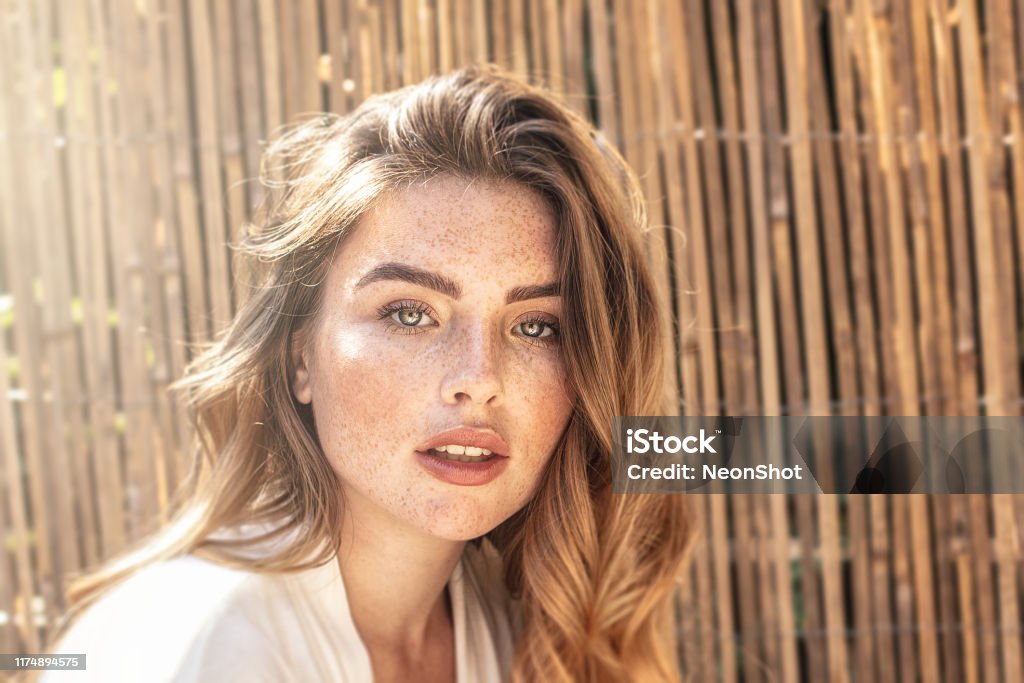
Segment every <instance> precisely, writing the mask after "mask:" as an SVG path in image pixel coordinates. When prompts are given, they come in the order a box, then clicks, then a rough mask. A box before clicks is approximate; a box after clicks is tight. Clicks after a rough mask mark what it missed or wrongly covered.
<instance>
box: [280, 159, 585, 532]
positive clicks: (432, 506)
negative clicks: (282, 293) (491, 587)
mask: <svg viewBox="0 0 1024 683" xmlns="http://www.w3.org/2000/svg"><path fill="white" fill-rule="evenodd" d="M554 240H555V219H554V215H553V213H552V211H551V209H550V207H549V206H548V205H547V204H546V202H545V201H544V200H543V199H542V198H541V197H540V196H539V195H537V194H536V193H535V192H533V191H532V190H530V189H528V188H526V187H524V186H521V185H518V184H512V183H495V182H482V181H476V182H468V181H465V180H460V179H456V178H450V177H442V178H435V179H433V180H432V181H430V182H428V183H426V184H425V185H418V186H415V187H411V188H408V189H404V190H401V191H398V192H395V193H393V194H392V195H390V196H389V197H387V198H386V199H385V200H384V201H382V202H381V203H379V204H378V205H377V206H376V208H375V209H374V210H373V211H371V212H369V213H368V214H367V215H366V216H365V217H364V218H363V219H362V220H361V221H360V222H359V223H358V225H356V227H355V229H354V231H353V233H352V234H350V235H349V236H348V238H347V239H346V240H345V241H344V242H343V244H342V245H341V247H340V249H339V250H338V253H337V254H336V256H335V260H334V263H333V264H332V265H331V269H330V272H329V274H328V277H327V279H326V281H325V283H324V289H323V306H322V309H321V311H320V313H319V315H318V317H317V319H316V320H315V321H313V322H312V323H311V325H310V327H309V329H308V330H306V331H305V333H304V335H300V337H302V339H301V340H300V341H299V342H298V343H297V344H296V345H295V348H296V351H295V353H296V367H297V369H296V372H295V376H294V380H293V388H294V391H295V395H296V398H297V399H298V400H300V401H301V402H303V403H309V404H311V405H312V409H313V415H314V419H315V422H316V427H317V433H318V435H319V437H320V443H321V444H322V446H323V448H324V451H325V453H326V455H327V458H328V459H329V461H330V463H331V465H332V466H333V468H334V470H335V471H336V472H337V473H338V475H339V477H340V479H341V481H342V485H343V488H344V495H345V501H346V513H347V514H348V515H349V516H350V519H352V520H353V521H355V522H356V523H360V522H361V521H363V520H365V522H367V523H371V520H372V519H374V518H376V519H385V520H387V521H388V522H394V521H395V520H396V519H397V520H399V521H402V522H404V523H407V524H410V525H412V526H414V527H416V528H418V529H419V530H421V531H424V532H426V533H429V534H431V535H434V536H438V537H442V538H447V539H451V540H466V539H470V538H474V537H477V536H480V535H482V534H484V533H486V532H488V531H490V530H491V529H493V528H494V527H496V526H497V525H498V524H500V523H501V522H503V521H504V520H505V519H507V518H508V517H509V516H511V515H512V514H513V513H514V512H516V511H517V510H519V509H520V508H521V507H522V506H523V505H524V504H525V503H526V502H527V500H528V499H529V498H530V496H531V495H532V494H533V492H534V491H535V490H536V487H537V484H538V482H539V479H540V476H541V474H542V472H543V470H544V467H545V466H546V464H547V462H548V461H549V459H550V457H551V453H552V451H553V449H554V447H555V445H556V443H557V442H558V439H559V437H560V436H561V434H562V432H563V431H564V429H565V427H566V424H567V423H568V420H569V415H570V412H571V410H572V399H571V397H570V396H569V395H568V394H567V391H566V388H565V384H564V379H565V373H564V367H563V363H562V358H561V349H560V332H559V318H560V315H561V299H560V298H559V297H558V296H557V293H556V292H554V291H552V289H548V287H549V286H553V285H555V284H556V283H557V281H558V278H557V269H556V257H555V241H554ZM460 427H470V428H475V430H476V433H478V434H485V435H488V436H489V437H490V438H492V439H498V441H497V443H502V442H503V443H502V448H501V449H500V450H506V451H507V452H506V453H504V454H503V455H505V456H506V457H505V459H504V460H502V461H501V462H500V467H498V468H496V471H494V472H490V474H489V475H488V476H485V477H482V478H481V477H476V478H475V479H474V478H473V476H470V477H469V479H468V480H466V481H469V482H470V483H469V484H468V485H467V483H466V481H460V483H452V481H451V477H448V478H447V479H446V477H445V476H441V477H439V476H438V475H437V473H436V472H433V471H431V468H430V466H429V463H433V462H435V461H433V460H430V461H428V466H425V465H424V464H423V460H424V454H423V452H422V449H423V447H424V445H425V444H429V443H431V441H432V440H433V439H434V437H436V436H437V435H439V434H443V433H444V432H446V431H448V430H451V429H455V428H460ZM466 438H469V437H466ZM451 440H455V441H456V443H457V442H458V441H459V440H465V439H451ZM451 440H449V441H451ZM505 446H507V448H505ZM491 450H494V451H498V450H499V449H498V448H492V449H491ZM469 469H472V468H469ZM474 476H475V475H474ZM455 478H456V479H459V477H458V476H456V477H455ZM464 479H465V478H464Z"/></svg>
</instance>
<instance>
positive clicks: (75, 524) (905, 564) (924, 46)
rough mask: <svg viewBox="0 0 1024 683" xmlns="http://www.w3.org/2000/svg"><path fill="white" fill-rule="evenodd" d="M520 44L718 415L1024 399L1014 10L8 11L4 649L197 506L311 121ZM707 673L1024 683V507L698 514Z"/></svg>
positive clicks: (26, 642)
mask: <svg viewBox="0 0 1024 683" xmlns="http://www.w3.org/2000/svg"><path fill="white" fill-rule="evenodd" d="M475 61H494V62H497V63H500V64H503V65H505V66H507V67H509V68H512V69H514V70H516V71H518V72H521V73H524V74H529V75H531V76H532V77H533V78H535V79H537V80H540V81H544V82H546V83H548V84H550V85H551V86H552V87H553V88H555V89H557V90H559V91H562V92H565V93H566V101H567V102H568V103H569V104H570V105H571V106H573V107H575V108H577V109H578V110H581V111H583V112H584V113H586V114H587V115H588V116H590V117H592V118H593V119H594V120H595V121H596V122H597V123H598V125H599V126H600V127H601V129H602V130H603V131H604V132H605V133H606V134H607V135H608V136H609V137H610V138H611V139H612V140H613V141H614V142H615V143H616V144H618V145H619V146H620V148H621V149H622V150H623V151H624V153H625V155H626V157H627V158H628V160H629V161H630V162H631V163H632V164H633V166H634V167H635V168H636V169H637V170H638V172H639V173H640V175H641V177H642V179H643V183H644V187H645V193H646V196H647V199H648V202H649V207H650V212H651V217H652V222H653V224H654V226H655V229H654V230H652V231H651V233H650V236H649V248H650V256H651V259H652V262H653V264H654V267H655V268H656V271H657V274H658V276H659V278H660V282H661V285H662V286H663V287H664V289H665V290H666V292H671V293H673V294H674V296H673V297H672V301H673V305H674V317H675V321H676V323H677V325H676V339H677V343H678V347H677V350H678V354H677V360H678V370H679V373H678V375H677V378H676V379H677V380H678V383H677V385H674V386H673V387H671V389H672V390H674V391H678V394H679V396H680V398H681V401H682V405H683V408H684V410H686V411H687V412H689V413H693V414H701V413H709V414H714V413H725V414H733V415H742V414H769V415H770V414H794V415H799V414H813V415H824V414H830V413H831V414H867V415H873V414H892V415H915V414H928V415H941V414H947V415H955V414H979V413H988V414H992V415H997V414H998V415H1017V414H1019V413H1020V410H1021V403H1022V402H1021V346H1020V340H1021V336H1022V334H1021V329H1020V327H1021V324H1022V290H1024V269H1022V268H1021V262H1022V258H1021V256H1022V252H1024V215H1022V214H1024V137H1022V130H1021V112H1020V107H1019V101H1020V98H1021V95H1022V94H1024V86H1022V83H1024V6H1022V4H1021V3H1020V2H1019V1H1017V0H888V1H886V0H706V1H705V0H646V1H627V0H550V1H549V0H529V1H526V0H524V1H523V2H513V1H511V0H499V1H495V2H484V1H483V0H352V1H349V2H341V1H335V0H295V1H288V0H217V1H213V0H189V1H184V0H182V1H181V2H178V1H174V0H68V1H58V0H0V254H2V258H0V397H3V400H0V496H2V497H0V538H2V540H3V545H2V548H0V651H3V652H24V651H29V652H31V651H38V650H39V649H40V648H42V647H44V646H45V644H46V638H47V636H48V633H49V632H50V630H51V628H52V625H53V624H54V620H55V618H56V617H57V616H58V615H59V614H60V613H61V612H62V609H63V606H64V605H63V602H62V597H61V589H60V586H61V584H62V581H63V579H64V578H65V577H67V576H68V575H70V574H73V573H75V572H77V571H79V570H81V569H82V568H83V567H87V566H90V565H94V564H95V563H96V562H97V561H99V560H100V559H102V558H105V557H108V556H110V555H111V554H112V553H116V552H117V551H118V550H120V549H122V548H124V547H125V545H126V543H128V542H130V541H131V540H132V539H134V538H137V537H138V536H139V535H140V534H141V533H142V532H143V531H144V530H146V529H148V528H151V527H152V525H153V524H154V523H155V522H156V521H157V520H159V519H160V518H161V517H162V516H163V515H164V514H165V512H166V506H167V502H168V499H169V496H170V494H171V492H172V491H173V488H174V486H175V484H176V482H177V481H179V479H180V478H181V476H182V474H183V472H184V471H185V468H186V466H187V463H188V455H187V453H186V448H185V444H186V441H187V437H188V434H187V431H186V428H185V424H184V421H183V419H182V415H181V412H180V410H179V409H178V408H177V407H176V406H175V405H174V404H173V403H172V402H171V401H170V399H169V398H168V396H167V394H166V392H165V388H166V386H167V384H168V382H170V381H171V380H173V379H174V378H176V377H178V376H179V375H180V374H181V372H182V368H183V366H184V365H185V363H186V361H187V359H188V357H189V347H188V345H187V343H186V342H187V341H191V342H197V341H202V340H207V339H209V338H210V337H211V335H212V334H214V332H215V330H217V329H219V328H220V326H221V325H222V324H223V323H224V322H225V321H227V320H228V319H229V318H230V316H231V313H232V310H233V309H234V307H235V305H236V302H237V297H238V296H239V295H240V292H239V291H238V290H237V289H236V288H235V287H234V286H233V271H232V267H233V266H232V263H231V259H230V256H229V250H228V249H227V248H226V247H225V244H226V242H228V241H229V240H230V239H231V238H232V237H233V236H234V235H235V234H236V231H237V229H238V226H239V225H240V224H241V222H242V221H244V220H245V219H246V217H247V215H248V213H249V212H250V210H251V207H253V206H254V205H255V203H256V201H257V200H258V198H259V195H260V188H259V187H258V186H257V185H256V184H254V183H251V182H250V183H247V182H244V181H245V180H246V179H248V178H252V177H254V176H255V175H256V172H257V168H258V159H259V154H260V149H261V146H260V143H261V140H264V139H265V138H266V137H267V136H268V134H269V133H270V131H272V130H273V129H275V128H276V127H277V126H279V125H280V124H282V123H285V122H287V121H289V120H290V119H292V117H293V116H295V115H297V114H300V113H307V112H313V111H319V110H322V109H330V110H334V111H347V110H350V109H352V108H353V107H354V106H356V105H357V104H358V103H359V102H360V101H362V100H363V98H365V97H366V96H367V95H368V94H369V93H373V92H377V91H381V90H386V89H390V88H394V87H397V86H400V85H402V84H404V83H410V82H415V81H417V80H419V79H420V78H422V77H423V76H425V75H427V74H429V73H434V72H437V71H443V70H446V69H449V68H451V67H454V66H457V65H461V64H465V63H469V62H475ZM694 501H695V502H696V503H697V506H698V508H699V513H700V517H701V519H700V522H701V526H702V528H703V532H704V533H703V539H702V541H701V547H700V548H699V549H698V552H697V554H696V561H695V563H694V565H693V570H692V574H691V577H690V578H691V580H690V581H689V582H688V583H686V584H684V586H683V587H682V590H681V594H680V601H679V605H680V615H681V622H682V635H681V637H680V652H681V654H682V656H683V658H684V662H685V666H686V669H687V671H688V672H689V673H690V674H691V675H692V677H693V680H696V681H705V680H713V681H719V680H721V681H738V680H743V681H749V682H753V681H787V682H788V681H798V680H806V681H872V682H874V681H879V682H880V683H888V682H891V681H902V682H910V681H926V682H930V681H950V682H953V681H956V682H960V681H984V682H985V683H991V682H993V681H1008V682H1009V681H1013V682H1015V681H1020V680H1022V679H1024V674H1022V663H1021V655H1022V651H1021V629H1020V624H1021V622H1020V599H1021V588H1022V584H1021V578H1022V575H1024V565H1022V562H1021V557H1020V550H1019V548H1020V538H1021V524H1020V521H1021V520H1022V519H1024V516H1022V514H1024V497H1022V496H923V495H918V496H885V497H882V496H878V497H871V498H870V499H867V498H864V497H846V496H792V497H786V496H732V497H724V496H702V497H695V498H694Z"/></svg>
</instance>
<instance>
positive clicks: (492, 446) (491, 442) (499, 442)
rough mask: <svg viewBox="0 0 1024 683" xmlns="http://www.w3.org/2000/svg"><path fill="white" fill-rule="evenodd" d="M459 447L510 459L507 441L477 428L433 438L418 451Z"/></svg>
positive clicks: (418, 448)
mask: <svg viewBox="0 0 1024 683" xmlns="http://www.w3.org/2000/svg"><path fill="white" fill-rule="evenodd" d="M449 445H459V446H471V447H474V448H483V449H486V450H488V451H490V452H491V453H493V454H495V455H500V456H502V457H506V458H507V457H508V452H509V447H508V444H507V443H505V440H504V439H502V438H501V436H499V435H498V433H497V432H494V431H492V430H490V429H479V428H475V427H457V428H455V429H449V430H448V431H446V432H441V433H440V434H437V435H435V436H432V437H431V438H430V439H429V440H428V441H425V442H424V443H422V444H420V445H419V446H417V447H416V450H417V451H420V452H423V453H425V452H427V451H430V450H432V449H435V448H440V447H441V446H449Z"/></svg>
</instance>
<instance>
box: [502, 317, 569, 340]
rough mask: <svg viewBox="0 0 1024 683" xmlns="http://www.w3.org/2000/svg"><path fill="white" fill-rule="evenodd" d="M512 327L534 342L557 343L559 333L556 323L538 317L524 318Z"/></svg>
mask: <svg viewBox="0 0 1024 683" xmlns="http://www.w3.org/2000/svg"><path fill="white" fill-rule="evenodd" d="M513 329H514V330H515V331H516V332H518V333H519V334H521V335H522V336H523V337H525V338H526V339H527V340H529V341H530V342H531V343H534V344H557V343H558V340H559V335H560V334H561V330H559V328H558V323H554V322H550V321H547V320H542V319H539V318H538V319H531V320H524V321H523V322H521V323H519V324H517V325H516V326H515V327H514V328H513Z"/></svg>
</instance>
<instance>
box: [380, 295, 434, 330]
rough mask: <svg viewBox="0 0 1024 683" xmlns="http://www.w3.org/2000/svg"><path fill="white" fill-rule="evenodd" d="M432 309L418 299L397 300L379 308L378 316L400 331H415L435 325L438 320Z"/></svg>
mask: <svg viewBox="0 0 1024 683" xmlns="http://www.w3.org/2000/svg"><path fill="white" fill-rule="evenodd" d="M430 313H431V312H430V309H429V308H427V306H426V305H424V304H422V303H420V302H418V301H396V302H395V303H391V304H388V305H387V306H381V307H380V308H379V309H377V317H378V319H380V320H386V321H387V322H388V325H389V326H391V327H392V328H393V329H394V330H395V331H398V332H405V331H408V332H415V331H417V330H420V329H422V328H425V327H435V326H436V325H437V321H435V320H434V318H433V317H432V316H431V314H430Z"/></svg>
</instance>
